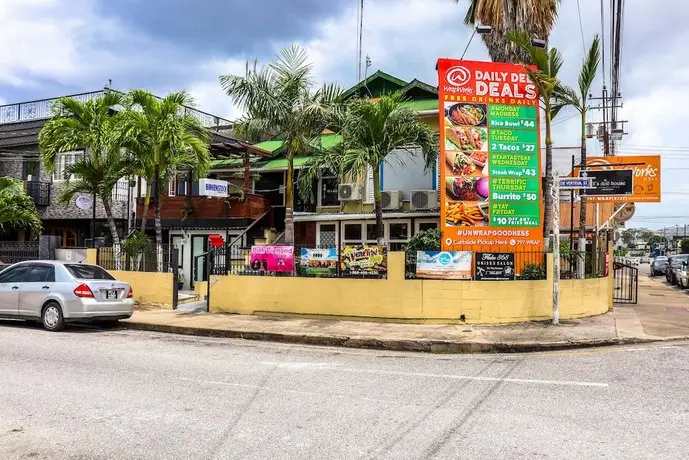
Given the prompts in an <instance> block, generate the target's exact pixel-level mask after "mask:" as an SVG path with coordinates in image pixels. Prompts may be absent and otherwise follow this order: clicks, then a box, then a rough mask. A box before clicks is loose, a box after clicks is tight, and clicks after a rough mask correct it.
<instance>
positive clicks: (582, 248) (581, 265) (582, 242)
mask: <svg viewBox="0 0 689 460" xmlns="http://www.w3.org/2000/svg"><path fill="white" fill-rule="evenodd" d="M585 104H586V101H585V100H584V106H583V110H582V111H581V161H580V164H581V165H582V166H586V107H585ZM584 171H586V170H585V169H584ZM584 193H586V192H585V191H584ZM572 206H574V203H572ZM577 251H578V252H579V254H578V258H577V274H578V275H579V277H580V278H583V277H584V270H585V264H586V196H584V195H581V201H580V202H579V245H578V248H577Z"/></svg>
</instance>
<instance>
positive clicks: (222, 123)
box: [0, 90, 232, 130]
mask: <svg viewBox="0 0 689 460" xmlns="http://www.w3.org/2000/svg"><path fill="white" fill-rule="evenodd" d="M105 91H106V90H100V91H92V92H89V93H79V94H71V95H68V96H64V97H71V98H73V99H76V100H78V101H80V102H86V101H89V100H92V99H98V98H99V97H101V96H103V94H105ZM108 91H113V92H119V91H116V90H108ZM121 94H123V93H121ZM58 99H60V98H59V97H54V98H50V99H39V100H36V101H29V102H19V103H16V104H6V105H0V124H5V123H18V122H22V121H31V120H44V119H47V118H50V117H52V116H53V111H52V109H53V104H54V103H55V101H57V100H58ZM182 111H183V112H184V114H186V115H189V116H192V117H194V118H196V119H197V120H198V121H199V122H200V123H201V124H202V125H203V126H204V127H206V128H208V129H216V130H217V129H220V128H221V127H223V128H227V126H229V125H231V123H232V122H231V121H230V120H227V119H225V118H222V117H218V116H215V115H212V114H210V113H207V112H204V111H202V110H198V109H195V108H192V107H186V106H185V107H184V108H183V109H182Z"/></svg>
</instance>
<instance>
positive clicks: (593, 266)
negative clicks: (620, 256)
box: [560, 251, 610, 280]
mask: <svg viewBox="0 0 689 460" xmlns="http://www.w3.org/2000/svg"><path fill="white" fill-rule="evenodd" d="M609 263H610V261H609V260H608V254H607V253H605V252H601V251H598V252H596V253H592V252H578V251H567V252H563V253H561V254H560V279H563V280H568V279H587V278H603V277H606V276H608V274H609V270H610V267H609Z"/></svg>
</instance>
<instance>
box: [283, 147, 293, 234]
mask: <svg viewBox="0 0 689 460" xmlns="http://www.w3.org/2000/svg"><path fill="white" fill-rule="evenodd" d="M286 157H287V181H286V183H285V242H286V243H287V244H289V245H291V246H294V214H293V212H294V157H293V155H292V152H290V151H288V152H287V155H286Z"/></svg>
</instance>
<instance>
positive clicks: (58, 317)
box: [41, 302, 65, 332]
mask: <svg viewBox="0 0 689 460" xmlns="http://www.w3.org/2000/svg"><path fill="white" fill-rule="evenodd" d="M41 322H42V323H43V327H44V328H45V330H47V331H52V332H55V331H59V330H61V329H62V328H64V327H65V318H64V317H63V316H62V308H60V305H59V304H58V303H57V302H48V303H47V304H46V305H45V307H43V314H42V315H41Z"/></svg>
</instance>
